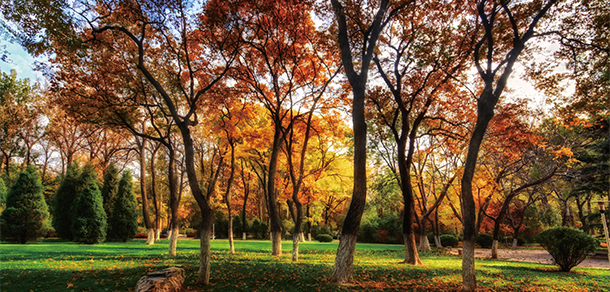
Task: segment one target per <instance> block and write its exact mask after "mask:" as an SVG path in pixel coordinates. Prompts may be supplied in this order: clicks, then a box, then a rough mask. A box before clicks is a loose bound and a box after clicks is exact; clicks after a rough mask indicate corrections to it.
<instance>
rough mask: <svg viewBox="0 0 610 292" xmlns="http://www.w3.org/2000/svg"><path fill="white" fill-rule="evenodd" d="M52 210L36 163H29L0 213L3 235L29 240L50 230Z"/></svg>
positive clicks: (0, 236) (23, 240)
mask: <svg viewBox="0 0 610 292" xmlns="http://www.w3.org/2000/svg"><path fill="white" fill-rule="evenodd" d="M48 218H49V212H48V208H47V203H46V202H45V200H44V196H43V194H42V183H41V182H40V178H39V177H38V173H37V170H36V167H34V166H31V165H30V166H28V167H27V168H26V169H25V170H24V171H23V172H22V173H21V174H19V177H18V178H17V181H16V182H15V183H14V184H13V186H12V187H11V189H10V191H9V192H8V196H7V199H6V209H5V210H4V211H3V212H2V215H0V230H1V231H0V238H1V239H2V240H4V241H13V242H19V243H22V244H24V243H26V241H28V240H34V239H37V238H38V237H40V236H43V235H45V234H46V232H47V227H46V226H47V219H48Z"/></svg>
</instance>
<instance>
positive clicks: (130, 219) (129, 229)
mask: <svg viewBox="0 0 610 292" xmlns="http://www.w3.org/2000/svg"><path fill="white" fill-rule="evenodd" d="M137 207H138V203H137V202H136V197H135V195H134V193H133V184H132V181H131V171H129V170H126V171H124V172H123V175H122V176H121V180H120V181H119V188H118V191H117V195H116V198H115V201H114V208H112V217H111V218H110V220H108V223H109V226H108V238H109V239H111V240H118V241H122V242H126V241H127V240H129V239H132V238H134V236H136V232H137V230H138V213H137Z"/></svg>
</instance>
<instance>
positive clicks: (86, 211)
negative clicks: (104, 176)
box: [72, 173, 108, 244]
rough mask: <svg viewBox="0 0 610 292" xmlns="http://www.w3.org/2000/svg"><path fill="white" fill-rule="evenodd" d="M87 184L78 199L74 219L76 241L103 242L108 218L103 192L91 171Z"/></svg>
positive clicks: (73, 230) (73, 232)
mask: <svg viewBox="0 0 610 292" xmlns="http://www.w3.org/2000/svg"><path fill="white" fill-rule="evenodd" d="M86 184H87V186H86V187H85V188H84V189H83V191H82V193H81V194H80V196H79V197H78V199H77V200H76V204H75V205H74V211H75V215H74V218H73V219H72V234H73V235H74V241H76V242H80V243H86V244H96V243H101V242H103V241H104V240H105V239H106V228H107V226H108V225H107V222H108V219H107V217H106V212H105V211H104V202H103V199H102V194H101V193H100V190H99V188H98V187H97V182H96V178H95V175H94V174H93V173H90V174H89V175H88V176H87V179H86Z"/></svg>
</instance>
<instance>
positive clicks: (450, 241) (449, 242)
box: [440, 234, 459, 247]
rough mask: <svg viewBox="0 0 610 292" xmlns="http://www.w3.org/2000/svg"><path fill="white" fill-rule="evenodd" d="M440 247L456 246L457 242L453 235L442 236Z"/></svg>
mask: <svg viewBox="0 0 610 292" xmlns="http://www.w3.org/2000/svg"><path fill="white" fill-rule="evenodd" d="M440 239H441V245H442V246H451V247H456V246H458V243H459V240H458V239H457V237H455V235H453V234H442V235H441V236H440Z"/></svg>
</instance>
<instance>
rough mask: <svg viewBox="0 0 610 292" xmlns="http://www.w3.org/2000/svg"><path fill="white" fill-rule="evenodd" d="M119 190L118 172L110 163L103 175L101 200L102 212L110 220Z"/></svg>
mask: <svg viewBox="0 0 610 292" xmlns="http://www.w3.org/2000/svg"><path fill="white" fill-rule="evenodd" d="M118 188H119V170H118V169H117V168H116V166H115V165H114V163H111V164H110V165H109V166H108V168H107V169H106V174H104V184H103V186H102V190H101V191H102V198H103V199H104V211H106V216H108V218H112V208H113V207H114V201H115V199H116V195H117V191H118Z"/></svg>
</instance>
